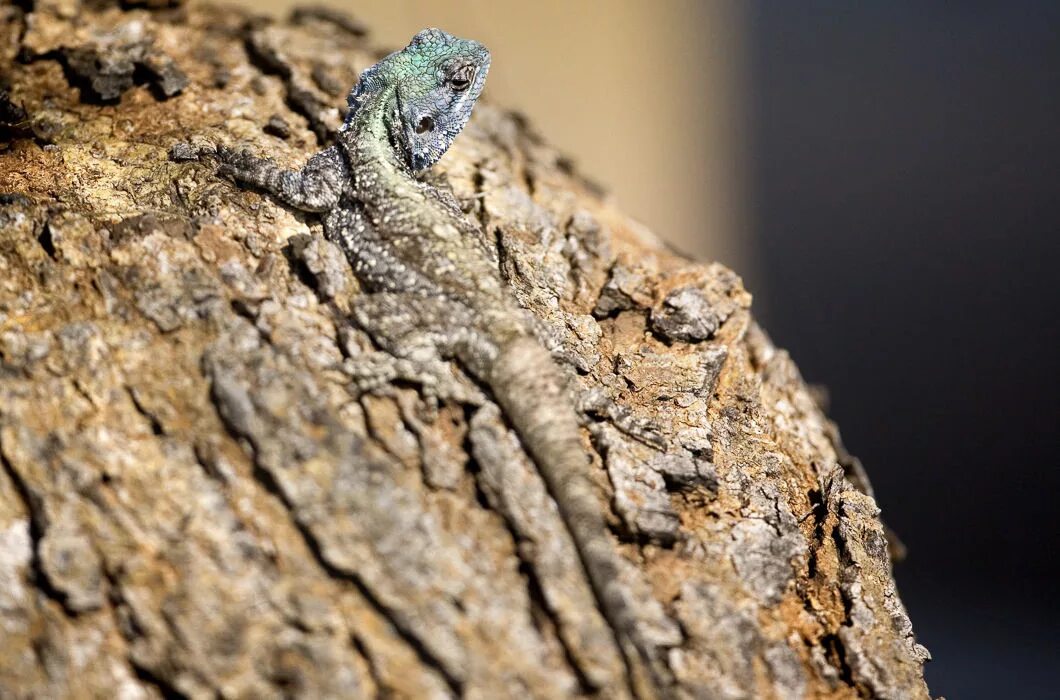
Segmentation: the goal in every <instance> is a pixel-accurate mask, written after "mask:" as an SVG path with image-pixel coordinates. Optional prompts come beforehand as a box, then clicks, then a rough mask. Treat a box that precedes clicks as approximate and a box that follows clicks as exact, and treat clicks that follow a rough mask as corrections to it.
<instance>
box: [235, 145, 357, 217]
mask: <svg viewBox="0 0 1060 700" xmlns="http://www.w3.org/2000/svg"><path fill="white" fill-rule="evenodd" d="M216 157H217V160H218V161H219V163H220V167H219V168H218V173H219V174H221V175H223V176H225V177H229V178H231V179H233V180H235V181H237V182H241V183H244V184H247V185H252V186H254V187H257V188H260V189H262V190H265V191H266V192H267V193H269V194H270V195H272V196H274V197H276V198H277V199H279V200H280V201H282V202H284V203H285V204H288V205H289V206H292V207H294V208H295V209H300V210H302V211H307V212H324V211H327V210H329V209H331V208H332V207H334V206H335V205H336V204H338V202H339V199H340V198H341V197H342V194H343V193H344V192H345V191H346V188H347V187H348V186H349V184H350V169H349V166H348V165H347V163H346V158H345V156H344V155H343V154H342V151H341V149H339V148H338V147H337V146H330V147H329V148H325V149H324V150H323V151H321V152H320V153H317V154H316V155H315V156H313V157H312V158H310V159H309V162H307V163H306V164H305V167H303V168H302V169H301V170H286V169H284V168H281V167H280V166H278V165H276V163H275V162H274V161H273V160H272V159H270V158H258V157H257V156H254V155H252V154H251V153H250V152H249V151H246V150H240V151H237V150H235V149H232V148H229V147H228V146H218V147H217V150H216Z"/></svg>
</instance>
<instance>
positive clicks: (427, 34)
mask: <svg viewBox="0 0 1060 700" xmlns="http://www.w3.org/2000/svg"><path fill="white" fill-rule="evenodd" d="M489 66H490V54H489V51H487V50H486V48H485V47H484V46H482V45H481V44H479V43H477V42H474V41H467V40H463V39H458V38H456V37H453V36H452V35H449V34H447V33H445V32H443V31H440V30H437V29H428V30H424V31H422V32H420V33H419V34H417V35H416V36H415V37H414V38H413V40H412V42H411V43H410V44H409V46H408V47H406V48H405V49H404V50H402V51H399V52H396V53H393V54H391V55H390V56H388V57H386V58H385V59H383V60H382V61H380V62H379V63H377V64H376V65H375V66H373V67H371V68H369V69H368V70H366V71H365V72H364V73H363V74H362V76H361V78H360V80H359V81H358V83H357V85H356V86H355V87H354V89H353V90H352V92H351V93H350V96H349V107H350V110H349V113H348V115H347V117H346V120H345V122H344V124H343V127H342V129H341V130H340V132H339V135H338V138H337V142H336V143H335V144H334V145H332V146H330V147H328V148H326V149H324V150H323V151H321V152H320V153H318V154H317V155H315V156H313V157H312V158H311V159H310V160H309V161H308V163H307V164H306V166H305V167H304V168H303V169H302V170H300V171H287V170H283V169H281V168H279V167H278V166H277V165H276V164H274V163H273V162H272V161H270V160H266V159H260V158H256V157H253V156H251V155H249V154H248V153H245V152H238V151H234V150H231V149H228V148H224V147H218V148H217V153H216V154H217V157H218V158H219V160H220V162H221V171H222V172H223V173H224V174H227V175H228V176H230V177H232V178H234V179H236V180H238V181H240V182H243V183H246V184H250V185H253V186H256V187H259V188H261V189H263V190H265V191H267V192H268V193H270V194H271V195H273V196H274V197H276V198H277V199H279V200H281V201H283V202H284V203H286V204H287V205H289V206H291V207H294V208H297V209H300V210H303V211H309V212H318V213H320V214H321V215H322V218H323V223H324V231H325V234H326V235H327V236H328V238H329V239H331V240H332V241H334V242H336V243H337V244H338V245H339V246H340V247H341V248H342V249H343V251H344V252H345V253H346V256H347V257H348V259H349V261H350V263H351V265H352V266H353V268H354V271H355V273H356V275H357V277H358V278H359V279H360V281H361V283H362V284H363V285H364V287H365V289H366V290H367V291H368V292H369V294H367V295H365V296H363V297H361V298H359V299H358V300H357V303H356V304H355V308H354V316H355V319H356V320H357V322H358V324H359V325H360V326H361V327H362V328H364V329H365V330H366V331H367V332H368V333H369V334H370V335H371V336H372V337H373V339H374V340H375V341H376V342H377V343H378V344H379V345H380V346H381V347H383V349H385V350H386V351H387V352H389V353H391V354H394V355H396V356H403V355H406V354H407V353H408V352H409V348H410V347H422V346H423V345H424V344H425V343H427V344H429V345H431V346H433V347H434V348H435V349H436V350H437V352H438V353H439V354H440V355H441V356H443V357H450V358H453V359H455V360H457V361H458V362H459V364H460V365H461V366H462V367H463V368H464V369H465V371H466V372H467V373H468V374H470V375H471V376H472V377H474V378H475V379H476V380H478V381H480V382H482V383H483V384H485V385H486V386H487V387H488V389H489V390H490V392H491V393H492V395H493V397H494V398H495V399H496V401H497V403H498V404H499V405H500V406H501V407H502V408H503V410H504V412H505V414H506V415H507V417H508V420H509V421H510V422H511V424H512V426H513V427H514V428H515V430H516V432H517V434H518V435H519V437H520V439H521V440H522V442H523V443H524V445H525V447H526V450H527V452H528V453H529V454H530V456H531V457H532V458H533V460H534V462H535V463H536V465H537V467H538V470H539V471H540V473H541V475H542V478H543V479H544V481H545V483H546V485H547V487H548V490H549V492H550V493H551V494H552V497H553V498H554V499H555V502H556V504H557V506H558V509H559V512H560V515H561V517H562V518H563V521H564V523H565V525H566V527H567V529H568V530H569V532H570V535H571V537H572V539H573V541H574V544H575V547H576V549H577V551H578V554H579V556H580V558H581V563H582V565H583V566H584V569H585V571H586V574H587V577H588V580H589V583H590V585H591V588H592V590H593V592H594V594H595V597H596V599H597V601H598V604H599V606H600V608H601V611H602V613H603V615H604V617H605V618H606V619H607V621H608V623H609V624H610V625H611V627H612V628H613V630H614V633H615V637H616V641H617V642H618V645H619V648H620V649H621V650H622V652H623V654H624V656H625V658H626V661H627V667H628V669H629V672H630V673H629V683H630V685H631V687H632V688H631V689H632V690H633V691H634V692H635V693H636V694H637V695H640V696H654V695H660V694H666V686H667V685H668V683H667V682H666V681H665V680H664V678H663V677H664V676H665V673H663V672H662V671H660V669H662V668H664V664H663V663H662V660H661V659H660V658H659V653H660V651H659V650H658V649H656V648H653V647H652V645H651V644H649V643H647V642H646V641H645V640H643V639H642V638H641V636H640V635H639V634H638V631H637V624H636V616H635V614H634V609H633V607H634V606H633V602H632V597H631V595H630V594H629V592H628V590H627V589H626V587H625V586H624V585H623V584H622V582H621V581H620V562H619V554H618V552H617V550H616V548H615V545H614V543H613V541H612V539H611V537H610V535H609V533H608V532H607V527H606V521H605V519H604V515H603V511H602V509H601V506H600V503H599V499H598V497H597V495H596V493H595V491H594V487H593V485H592V483H591V481H590V479H589V477H588V473H587V472H588V460H587V457H586V453H585V450H584V448H583V443H582V436H581V431H580V421H579V417H578V413H577V411H576V410H575V407H574V404H573V402H572V400H571V398H570V396H569V395H568V390H567V386H566V382H565V378H564V375H563V373H562V372H561V370H560V369H559V367H558V366H557V365H556V364H555V362H554V360H553V358H552V356H551V354H550V352H549V351H548V350H546V348H545V347H544V345H543V344H542V343H541V342H540V341H539V339H538V337H537V335H536V333H535V323H534V320H533V318H532V316H531V315H530V314H529V313H528V312H527V311H525V310H524V309H522V308H520V307H519V305H518V304H517V303H516V302H515V300H514V297H513V296H512V294H511V293H510V292H509V290H508V289H507V287H506V285H505V283H504V281H503V280H502V278H501V275H500V273H499V270H498V266H497V260H496V255H495V253H494V248H493V246H492V245H491V244H490V243H489V242H488V241H487V237H486V233H485V232H484V231H483V230H482V229H481V227H480V226H479V225H477V224H476V223H473V222H472V221H470V220H469V219H468V218H467V217H466V216H465V215H464V213H463V211H461V209H460V207H459V205H458V203H457V202H456V200H455V199H454V198H453V197H452V196H451V195H450V194H448V193H445V192H443V191H440V190H438V189H437V188H436V187H434V186H432V185H430V184H428V183H425V182H423V181H421V180H419V179H417V177H416V174H417V173H419V172H421V171H423V170H425V169H427V168H429V167H430V166H431V165H433V164H434V163H435V162H436V161H437V160H438V159H439V158H440V157H441V156H442V154H444V153H445V151H446V150H447V149H448V148H449V146H450V144H451V143H452V141H453V139H454V138H455V137H456V135H457V134H458V133H459V132H460V130H461V129H462V128H463V127H464V125H465V124H466V123H467V121H468V119H469V117H470V115H471V110H472V107H473V106H474V104H475V102H476V100H477V99H478V96H479V94H480V93H481V91H482V88H483V85H484V83H485V79H486V73H487V71H488V70H489Z"/></svg>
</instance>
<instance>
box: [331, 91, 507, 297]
mask: <svg viewBox="0 0 1060 700" xmlns="http://www.w3.org/2000/svg"><path fill="white" fill-rule="evenodd" d="M401 127H402V125H401V122H400V117H399V113H398V98H397V89H396V88H395V87H393V86H389V87H385V88H382V89H381V90H380V91H379V92H378V93H377V94H375V95H373V96H372V97H371V98H370V99H367V100H365V101H364V103H363V104H362V105H361V106H360V107H359V108H358V111H357V113H356V114H355V115H354V118H353V120H352V121H351V122H350V125H349V127H348V128H347V129H346V130H345V131H344V132H342V135H341V137H342V138H341V142H342V144H343V148H345V150H346V153H347V158H348V159H349V164H350V170H351V171H352V175H353V195H354V198H355V199H356V200H357V201H358V202H359V203H360V205H361V206H363V208H364V212H365V213H366V214H367V217H368V220H369V223H370V224H371V225H372V227H373V229H374V230H375V233H376V235H378V236H379V237H381V238H383V239H385V240H386V241H387V244H388V248H389V250H390V253H391V254H392V255H394V256H395V257H397V258H398V259H399V260H400V261H401V263H402V264H404V265H405V266H407V267H408V268H410V269H412V270H414V271H416V272H417V273H418V274H420V275H422V276H423V277H424V278H425V279H426V280H428V281H429V282H430V283H431V284H433V285H435V286H436V287H437V288H438V289H439V290H440V292H442V293H445V294H447V295H449V296H452V297H454V298H457V299H459V300H460V301H462V302H463V303H464V304H466V305H468V306H471V307H475V308H478V309H480V310H483V309H486V310H489V309H494V308H496V309H501V308H503V309H508V308H509V304H508V302H507V301H506V297H505V294H504V290H503V285H502V283H501V280H500V275H499V274H498V271H497V266H496V265H497V264H496V261H495V258H494V257H493V254H492V252H491V249H490V247H489V246H488V245H487V244H486V241H485V236H484V234H483V232H482V230H481V229H480V228H479V227H478V226H476V225H474V224H472V223H471V222H469V221H468V220H467V219H466V217H465V216H464V214H463V212H461V211H460V208H459V207H458V206H457V205H456V204H455V202H452V203H447V202H446V201H445V200H444V199H443V198H442V197H441V196H439V193H438V191H437V190H435V188H434V187H432V186H431V185H428V184H426V183H423V182H421V181H419V180H417V179H416V177H415V176H414V175H413V173H412V170H411V169H410V168H409V166H408V164H407V163H406V161H405V156H404V153H403V149H402V148H401V146H400V145H399V143H400V142H399V140H398V139H399V138H400V130H401ZM505 313H506V314H507V313H508V312H507V311H505ZM509 315H510V314H509Z"/></svg>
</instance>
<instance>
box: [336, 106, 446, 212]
mask: <svg viewBox="0 0 1060 700" xmlns="http://www.w3.org/2000/svg"><path fill="white" fill-rule="evenodd" d="M400 134H401V122H400V116H399V114H398V96H397V88H396V87H395V86H390V87H385V88H383V89H381V90H380V91H379V92H378V93H377V94H376V95H374V96H373V97H372V98H371V99H369V100H366V101H365V103H364V104H363V105H362V106H361V107H360V108H359V109H358V111H357V114H356V115H355V116H354V119H353V121H352V122H351V123H350V127H349V128H348V129H347V130H346V131H345V132H344V136H345V138H344V139H343V141H344V146H345V148H346V152H347V156H348V158H349V161H350V169H351V170H352V171H353V179H354V192H355V194H356V198H357V200H358V201H360V202H361V203H362V204H364V205H365V207H366V208H367V209H368V210H369V212H370V213H373V214H376V215H378V216H377V217H375V218H382V217H383V216H384V215H385V214H386V213H388V211H390V210H393V211H395V212H401V211H406V212H407V211H417V212H420V213H421V214H424V215H426V214H427V211H428V208H429V207H428V206H427V205H428V201H427V195H426V191H425V190H426V187H425V186H424V185H423V183H421V182H420V181H418V180H417V179H416V178H415V176H414V175H413V174H412V171H411V169H410V168H409V166H408V164H407V163H406V162H405V158H404V155H403V153H402V148H401V146H400V145H399V141H398V139H399V138H400Z"/></svg>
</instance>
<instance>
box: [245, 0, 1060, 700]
mask: <svg viewBox="0 0 1060 700" xmlns="http://www.w3.org/2000/svg"><path fill="white" fill-rule="evenodd" d="M326 1H327V2H329V4H332V5H334V6H336V7H339V8H341V9H343V10H345V11H348V12H351V13H353V14H354V15H355V16H357V17H359V18H361V19H362V20H364V21H365V23H366V24H367V25H368V26H369V27H371V29H372V32H373V35H374V37H375V40H376V41H377V42H378V43H380V44H381V45H384V46H390V47H400V46H403V45H404V44H405V43H407V41H408V39H409V37H411V36H412V35H413V34H414V33H415V32H416V31H418V30H419V29H421V28H423V27H425V26H440V27H444V28H446V29H448V30H450V31H453V32H455V33H457V34H462V35H466V36H470V37H474V38H476V39H479V40H481V41H483V42H485V43H486V44H487V46H489V47H490V49H491V50H492V52H493V59H494V60H493V67H492V68H491V70H490V78H489V83H488V85H487V89H486V94H487V97H488V98H489V99H491V100H493V101H495V102H497V103H499V104H504V105H507V106H514V107H517V108H519V109H521V110H523V111H525V112H526V113H527V114H528V115H529V117H530V119H531V120H532V121H533V123H534V124H535V125H536V127H537V128H538V129H539V130H540V132H541V133H542V134H543V135H544V136H545V138H546V139H547V140H549V141H551V142H553V143H555V144H557V145H558V146H559V147H560V148H561V149H563V150H564V151H566V152H567V153H570V154H572V155H573V156H574V157H575V159H576V160H577V161H578V162H579V164H580V166H581V168H582V169H583V170H584V171H586V172H588V173H589V174H590V175H591V176H592V177H593V178H595V179H597V180H599V181H600V182H602V183H605V184H606V185H607V186H608V187H610V188H611V189H612V191H613V192H614V193H615V196H616V197H617V199H618V202H619V205H620V206H621V207H622V208H623V209H625V210H626V211H629V212H631V213H633V214H634V215H636V216H638V217H639V218H641V219H642V220H644V221H645V222H646V223H647V224H648V225H649V226H650V227H651V228H652V229H653V230H655V231H656V232H657V233H658V234H659V235H661V236H663V237H664V238H667V239H669V240H671V241H673V242H674V243H676V244H677V245H678V246H679V247H681V248H682V249H685V250H689V251H691V252H693V253H695V254H697V255H699V256H701V257H703V258H710V259H717V260H721V261H722V262H725V263H727V264H729V265H730V266H732V267H733V268H734V269H736V270H737V271H738V272H740V273H741V274H742V275H743V276H744V279H745V281H746V282H747V285H748V287H749V288H750V289H751V290H752V291H753V292H754V294H755V308H756V311H757V314H758V315H759V318H760V319H761V320H762V322H763V324H764V325H765V327H766V328H767V329H768V331H769V333H770V335H772V337H773V338H774V340H775V341H776V342H777V343H778V344H779V345H781V346H783V347H786V348H788V349H789V350H790V351H791V353H792V355H793V356H794V358H795V360H796V362H798V364H799V366H800V367H801V369H802V372H803V375H804V376H805V377H806V379H807V380H808V381H810V382H813V383H819V384H823V385H824V386H826V387H827V388H828V389H829V392H830V394H831V397H832V407H831V414H832V416H833V417H834V418H836V419H837V421H838V422H839V425H840V426H841V427H842V430H843V435H844V438H845V441H846V443H847V446H848V447H849V449H850V450H851V451H852V452H854V453H855V454H857V455H859V456H860V457H861V458H862V460H863V461H864V463H865V465H866V468H867V469H868V471H869V474H870V475H871V477H872V481H873V483H874V485H875V488H876V495H877V499H878V501H879V504H880V506H881V507H882V508H883V511H884V517H885V518H886V520H887V522H888V523H889V524H890V525H891V526H892V527H893V528H894V529H895V530H896V531H897V532H898V534H899V535H900V536H901V537H902V539H903V540H904V541H905V543H906V544H907V545H908V547H909V557H908V560H907V561H906V562H904V563H902V564H899V565H898V566H897V576H898V582H899V588H900V592H901V594H902V598H903V600H904V601H905V603H906V606H907V607H908V608H909V611H910V614H911V617H912V620H913V625H914V629H915V631H916V634H917V637H918V639H919V640H920V641H921V642H923V643H924V644H925V645H926V646H927V647H928V648H929V649H930V650H931V652H932V654H933V655H934V657H935V660H934V661H933V662H932V663H930V664H929V665H928V667H927V676H928V683H929V685H930V687H931V690H932V693H933V694H934V695H935V696H939V695H945V696H947V697H948V698H949V699H950V700H961V699H966V698H991V699H992V698H1021V699H1023V698H1032V699H1033V698H1050V697H1052V698H1060V673H1058V672H1057V668H1056V667H1057V665H1058V664H1060V604H1058V603H1057V602H1056V600H1055V593H1056V588H1057V586H1056V583H1055V582H1056V581H1057V573H1058V572H1057V571H1056V569H1057V566H1056V564H1055V561H1056V559H1057V554H1056V553H1055V550H1056V548H1057V546H1058V545H1060V537H1058V534H1060V532H1058V531H1060V525H1058V524H1057V523H1058V520H1060V514H1058V508H1057V507H1056V504H1057V502H1058V499H1060V440H1058V437H1057V435H1058V432H1060V431H1058V425H1060V398H1058V395H1060V369H1058V367H1060V350H1058V347H1060V318H1058V316H1060V242H1058V239H1060V0H1052V1H1051V2H1044V1H1040V0H1033V1H1032V0H1019V1H1016V2H1003V1H1001V0H998V1H996V2H980V1H978V0H963V1H962V2H922V1H918V2H914V1H912V0H876V1H875V2H851V1H849V0H832V1H828V2H825V1H824V0H802V1H801V2H786V1H783V0H667V2H657V0H579V2H569V1H568V0H536V1H535V2H532V3H528V2H522V1H519V2H517V1H515V0H509V1H503V2H499V1H498V0H462V1H461V2H459V3H457V2H451V3H440V2H436V1H435V0H326ZM240 2H241V3H242V4H244V5H248V6H250V7H253V8H255V9H258V10H267V11H271V12H276V13H282V12H285V11H287V10H288V9H289V8H290V6H291V5H293V4H294V3H295V0H240Z"/></svg>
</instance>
